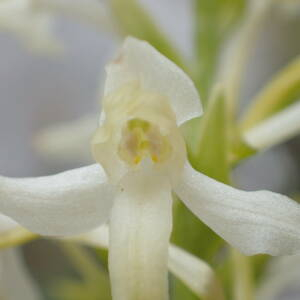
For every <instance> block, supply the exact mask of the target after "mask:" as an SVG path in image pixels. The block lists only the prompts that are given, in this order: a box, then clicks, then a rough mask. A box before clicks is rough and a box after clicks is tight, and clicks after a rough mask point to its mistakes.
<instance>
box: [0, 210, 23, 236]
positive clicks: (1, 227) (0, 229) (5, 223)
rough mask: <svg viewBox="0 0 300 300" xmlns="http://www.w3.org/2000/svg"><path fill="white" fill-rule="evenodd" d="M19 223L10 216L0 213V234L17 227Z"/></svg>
mask: <svg viewBox="0 0 300 300" xmlns="http://www.w3.org/2000/svg"><path fill="white" fill-rule="evenodd" d="M18 226H19V224H18V223H17V222H15V221H14V220H12V219H11V218H9V217H7V216H5V215H1V214H0V235H1V234H2V233H6V232H7V231H10V230H13V229H15V228H16V227H18Z"/></svg>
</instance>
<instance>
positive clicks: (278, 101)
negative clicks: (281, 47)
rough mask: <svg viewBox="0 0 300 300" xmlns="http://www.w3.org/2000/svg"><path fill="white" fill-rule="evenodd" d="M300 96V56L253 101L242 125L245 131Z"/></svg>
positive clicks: (276, 76)
mask: <svg viewBox="0 0 300 300" xmlns="http://www.w3.org/2000/svg"><path fill="white" fill-rule="evenodd" d="M298 97H300V56H298V57H297V58H296V59H295V60H293V61H292V62H291V63H290V64H289V65H288V66H287V67H285V68H284V69H283V70H281V71H280V72H279V73H278V74H277V75H275V77H274V79H273V80H271V81H270V83H269V84H268V85H267V86H266V87H265V88H264V89H263V90H262V91H261V92H260V93H259V94H258V95H257V96H256V98H254V100H253V101H251V105H250V107H249V108H248V110H247V111H246V113H245V114H244V116H243V118H242V120H241V123H240V126H241V128H242V129H243V130H244V131H245V130H246V129H249V128H251V127H253V126H255V125H257V124H258V123H259V122H261V121H263V120H264V119H266V118H268V117H269V116H271V115H273V114H275V113H276V112H278V111H280V110H281V109H284V108H285V107H287V106H288V105H290V104H291V103H293V102H294V101H295V100H298V99H299V98H298Z"/></svg>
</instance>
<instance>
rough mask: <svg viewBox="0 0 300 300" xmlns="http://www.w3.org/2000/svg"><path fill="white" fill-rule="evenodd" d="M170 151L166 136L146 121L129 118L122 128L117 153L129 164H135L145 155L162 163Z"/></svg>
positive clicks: (155, 161)
mask: <svg viewBox="0 0 300 300" xmlns="http://www.w3.org/2000/svg"><path fill="white" fill-rule="evenodd" d="M171 151H172V147H171V144H170V142H169V140H168V138H167V137H165V136H163V135H162V134H161V133H160V131H159V128H158V127H157V126H155V125H153V124H151V123H150V122H148V121H145V120H143V119H139V118H134V119H131V120H129V121H127V123H126V125H125V126H124V128H123V130H122V138H121V142H120V144H119V148H118V154H119V156H120V157H121V159H122V160H123V161H125V162H127V163H128V164H129V165H137V164H139V163H140V162H141V161H142V160H143V159H144V158H146V157H150V158H151V159H152V161H153V162H154V163H162V162H165V161H166V160H167V159H168V157H170V154H171Z"/></svg>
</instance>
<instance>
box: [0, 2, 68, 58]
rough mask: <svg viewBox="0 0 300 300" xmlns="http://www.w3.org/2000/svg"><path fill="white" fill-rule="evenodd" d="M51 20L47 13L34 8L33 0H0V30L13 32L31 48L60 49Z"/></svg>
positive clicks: (55, 51)
mask: <svg viewBox="0 0 300 300" xmlns="http://www.w3.org/2000/svg"><path fill="white" fill-rule="evenodd" d="M52 21H53V19H52V16H51V15H50V14H49V13H47V12H42V11H39V10H37V9H36V7H35V1H34V0H0V32H1V31H6V32H10V33H14V34H15V35H17V36H18V37H19V38H20V39H21V40H22V41H23V42H24V43H25V44H27V45H28V47H29V48H31V49H33V50H38V51H42V52H47V53H49V52H50V53H57V52H60V51H61V50H62V46H61V45H60V43H59V42H58V40H57V39H56V38H55V37H54V35H53V32H52V25H53V24H52Z"/></svg>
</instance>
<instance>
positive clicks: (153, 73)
mask: <svg viewBox="0 0 300 300" xmlns="http://www.w3.org/2000/svg"><path fill="white" fill-rule="evenodd" d="M130 81H139V82H141V84H142V87H143V88H144V89H145V90H149V91H150V92H155V93H159V94H161V95H164V96H167V97H168V98H169V101H170V103H171V105H172V108H173V110H174V112H175V113H176V117H177V122H178V123H179V124H181V123H183V122H185V121H187V120H189V119H191V118H194V117H198V116H200V115H201V114H202V107H201V102H200V99H199V95H198V92H197V90H196V88H195V86H194V84H193V82H192V80H191V79H190V78H189V77H188V76H187V75H186V74H185V73H184V72H183V71H182V70H181V69H180V68H179V67H177V66H176V65H175V64H174V63H173V62H171V61H170V60H169V59H167V58H166V57H165V56H163V55H162V54H160V53H159V52H158V51H157V50H156V49H155V48H153V47H152V46H151V45H150V44H148V43H147V42H144V41H140V40H137V39H135V38H132V37H129V38H127V39H126V40H125V42H124V45H123V48H122V50H121V53H120V55H119V57H118V58H117V59H116V60H115V61H113V62H112V63H111V64H110V65H108V67H107V79H106V83H105V92H104V93H105V95H107V94H108V93H111V92H113V91H116V90H117V89H119V88H120V87H121V86H123V85H124V84H125V83H128V82H130Z"/></svg>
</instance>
